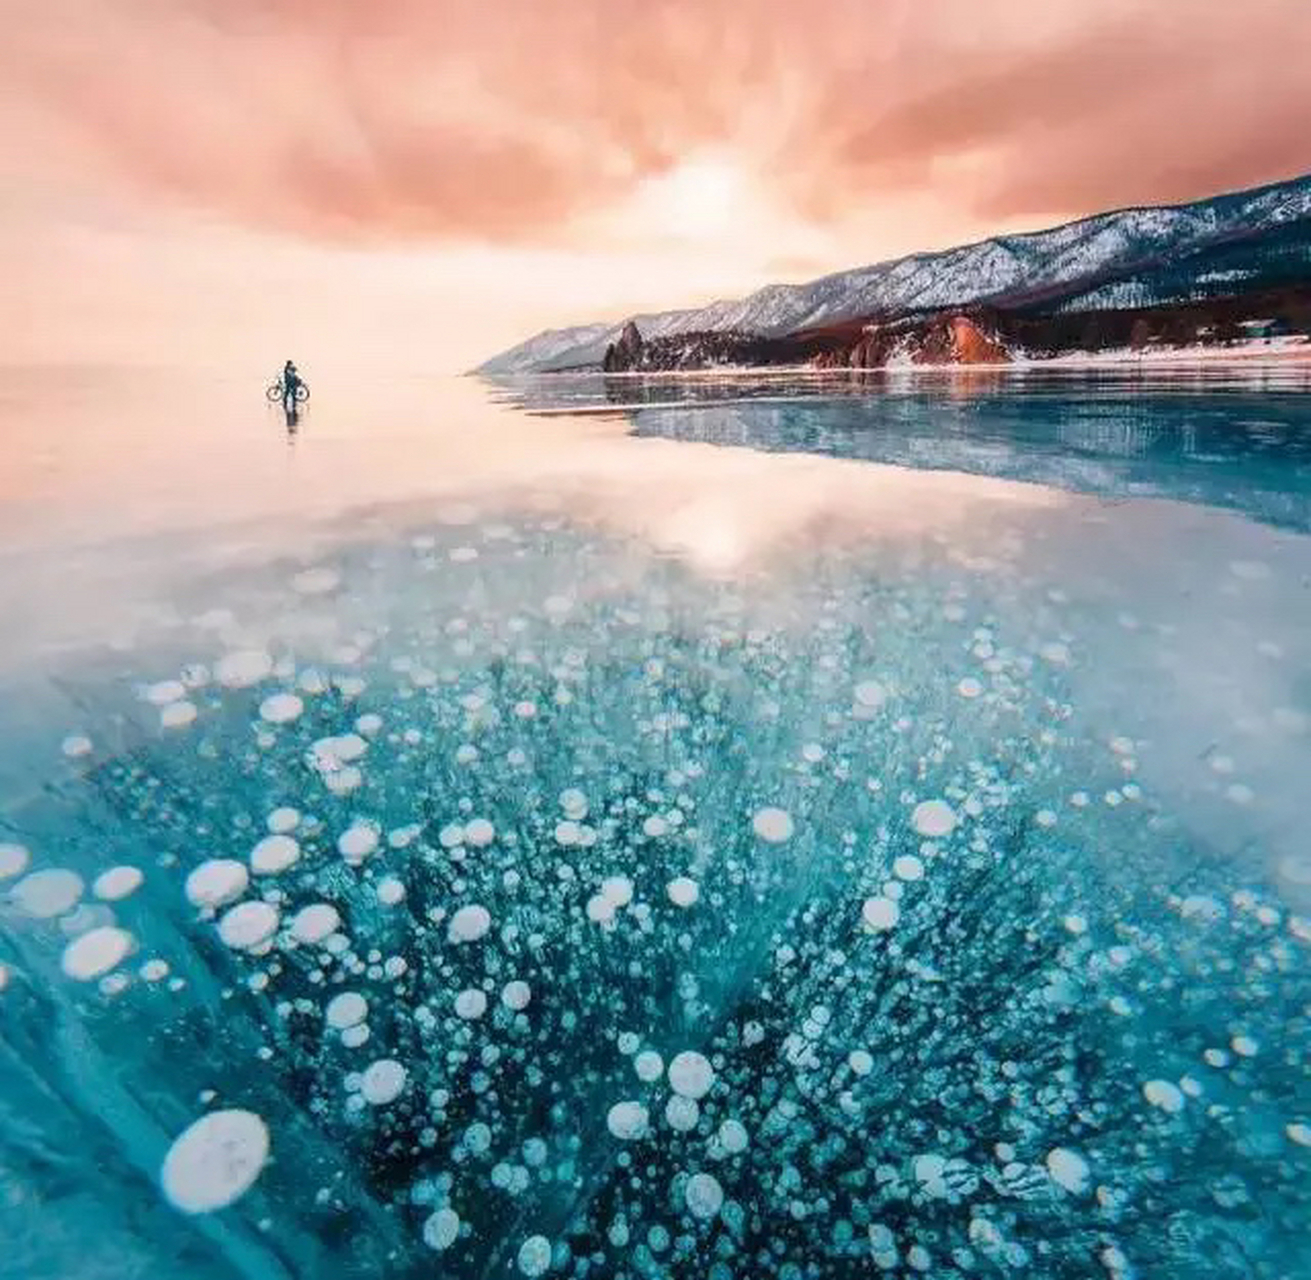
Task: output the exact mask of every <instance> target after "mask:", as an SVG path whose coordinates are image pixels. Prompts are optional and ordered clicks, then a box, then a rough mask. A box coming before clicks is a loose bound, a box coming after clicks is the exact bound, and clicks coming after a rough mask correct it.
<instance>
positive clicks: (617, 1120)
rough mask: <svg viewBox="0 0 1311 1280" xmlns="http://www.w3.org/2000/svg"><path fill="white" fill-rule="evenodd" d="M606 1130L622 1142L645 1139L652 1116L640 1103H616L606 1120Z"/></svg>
mask: <svg viewBox="0 0 1311 1280" xmlns="http://www.w3.org/2000/svg"><path fill="white" fill-rule="evenodd" d="M605 1123H606V1128H607V1129H609V1130H610V1132H611V1134H613V1135H614V1136H615V1137H616V1138H618V1139H619V1140H620V1141H622V1142H633V1141H636V1140H637V1139H638V1138H645V1137H646V1135H647V1132H648V1129H649V1127H650V1115H649V1113H648V1112H647V1109H646V1108H645V1107H644V1106H643V1105H642V1104H641V1103H640V1102H616V1103H615V1105H614V1106H613V1107H611V1108H610V1110H609V1112H608V1113H607V1114H606V1118H605Z"/></svg>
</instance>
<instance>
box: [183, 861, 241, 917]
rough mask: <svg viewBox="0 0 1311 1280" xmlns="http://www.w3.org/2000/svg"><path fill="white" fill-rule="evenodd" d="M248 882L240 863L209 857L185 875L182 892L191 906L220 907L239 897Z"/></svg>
mask: <svg viewBox="0 0 1311 1280" xmlns="http://www.w3.org/2000/svg"><path fill="white" fill-rule="evenodd" d="M249 883H250V875H249V873H248V872H247V871H246V868H245V866H244V865H243V864H242V863H240V862H236V861H235V860H233V859H232V858H210V859H208V860H207V861H205V862H202V863H201V864H200V866H198V867H197V868H196V869H195V870H194V871H193V872H192V873H191V874H190V875H189V876H188V877H187V883H186V887H185V890H184V892H185V893H186V895H187V901H188V902H190V903H191V904H192V906H196V907H222V906H225V905H226V904H227V903H229V902H235V901H236V900H237V899H238V898H239V897H241V895H242V894H243V893H245V892H246V885H247V884H249Z"/></svg>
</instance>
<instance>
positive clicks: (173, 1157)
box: [160, 1110, 269, 1213]
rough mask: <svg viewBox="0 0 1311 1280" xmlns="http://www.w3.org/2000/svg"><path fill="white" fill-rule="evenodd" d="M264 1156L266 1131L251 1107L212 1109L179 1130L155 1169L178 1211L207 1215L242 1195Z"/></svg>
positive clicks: (256, 1174) (250, 1183) (266, 1157)
mask: <svg viewBox="0 0 1311 1280" xmlns="http://www.w3.org/2000/svg"><path fill="white" fill-rule="evenodd" d="M268 1157H269V1131H268V1127H267V1126H266V1125H265V1123H264V1121H263V1120H261V1119H260V1117H259V1116H257V1115H256V1114H255V1113H254V1112H253V1111H237V1110H228V1111H213V1112H211V1113H210V1114H209V1115H206V1116H202V1117H201V1118H200V1119H199V1120H197V1121H196V1122H195V1123H194V1124H193V1125H191V1127H190V1128H188V1129H185V1130H183V1132H182V1133H181V1134H180V1135H179V1136H178V1137H177V1139H176V1140H175V1141H174V1143H173V1145H172V1146H171V1147H170V1148H169V1151H168V1155H167V1156H166V1157H165V1158H164V1166H163V1168H162V1169H161V1171H160V1184H161V1185H162V1187H163V1189H164V1195H165V1196H166V1197H167V1198H168V1200H169V1202H170V1203H171V1204H172V1205H173V1206H174V1208H177V1209H181V1210H182V1212H183V1213H209V1212H211V1211H212V1210H214V1209H222V1208H223V1207H224V1206H225V1205H229V1204H231V1203H232V1202H233V1201H234V1200H237V1199H238V1198H239V1197H241V1196H242V1195H244V1194H245V1193H246V1192H247V1191H248V1190H249V1189H250V1187H251V1186H252V1185H253V1183H254V1182H255V1179H256V1178H258V1177H259V1175H260V1170H262V1169H263V1168H264V1164H265V1162H266V1161H267V1160H268Z"/></svg>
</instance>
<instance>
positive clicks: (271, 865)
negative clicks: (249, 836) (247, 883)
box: [250, 835, 300, 876]
mask: <svg viewBox="0 0 1311 1280" xmlns="http://www.w3.org/2000/svg"><path fill="white" fill-rule="evenodd" d="M299 860H300V845H299V844H297V843H296V841H295V840H293V839H292V838H291V837H290V836H284V835H276V836H265V837H264V839H263V840H261V841H260V842H259V843H258V844H257V845H256V846H255V847H254V848H253V849H252V850H251V851H250V869H251V870H252V871H253V872H254V873H255V874H256V875H257V876H276V875H278V874H280V873H281V872H283V871H286V870H287V869H288V868H289V867H294V866H295V865H296V863H297V862H298V861H299Z"/></svg>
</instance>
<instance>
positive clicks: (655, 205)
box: [0, 0, 1311, 370]
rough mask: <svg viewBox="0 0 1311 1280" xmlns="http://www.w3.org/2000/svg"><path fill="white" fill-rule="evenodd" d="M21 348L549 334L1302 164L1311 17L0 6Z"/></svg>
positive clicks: (148, 354)
mask: <svg viewBox="0 0 1311 1280" xmlns="http://www.w3.org/2000/svg"><path fill="white" fill-rule="evenodd" d="M0 31H3V32H4V33H5V37H6V40H5V43H4V44H3V46H0V83H3V84H4V85H5V92H4V93H3V94H0V271H2V272H3V276H4V280H5V287H4V289H3V290H2V291H0V321H2V322H3V324H4V329H5V332H6V335H7V337H6V346H7V348H8V350H7V352H6V355H7V357H8V358H10V359H41V360H58V359H70V360H76V359H98V360H113V361H123V360H130V361H134V362H144V363H153V362H156V361H169V362H172V361H177V360H195V361H204V362H206V363H208V362H210V361H217V362H221V363H223V364H224V365H225V366H229V367H230V366H231V365H232V364H233V363H234V362H237V363H239V364H243V365H244V364H245V363H246V362H250V363H262V364H269V363H270V361H272V362H273V363H277V362H279V361H280V360H281V359H282V358H284V357H285V356H286V355H287V354H293V355H294V356H295V357H296V358H297V359H298V360H299V361H300V362H301V363H302V364H303V365H304V366H305V367H306V368H307V369H310V370H312V369H314V368H315V366H316V363H322V362H325V361H332V362H333V363H334V364H336V365H340V363H341V362H342V361H356V362H361V363H363V362H367V363H370V364H383V365H386V364H400V365H405V366H407V367H412V368H413V367H423V368H432V369H434V370H447V369H459V368H465V367H468V366H469V365H470V364H472V363H475V362H476V361H478V360H479V359H481V358H483V357H485V356H487V355H490V354H491V353H493V352H494V351H496V350H498V349H500V348H502V347H504V346H507V345H509V344H511V343H513V342H515V341H517V340H518V339H520V338H522V337H524V336H527V335H528V334H529V333H531V332H534V331H536V330H537V329H540V328H543V327H547V326H555V325H563V324H570V323H578V322H581V321H586V320H591V319H597V318H603V317H620V316H622V315H624V314H627V313H629V312H632V311H636V310H642V309H654V308H663V307H668V306H677V305H686V304H692V303H698V302H703V301H707V300H709V299H710V298H712V297H716V296H724V295H732V294H739V293H745V292H748V291H750V290H751V289H752V288H755V287H757V286H758V285H760V284H764V283H767V282H769V281H770V280H777V279H805V278H808V277H810V276H813V275H818V274H821V273H822V272H824V271H828V270H836V269H839V268H842V267H847V266H852V265H856V264H858V263H861V262H870V261H876V260H878V259H880V258H884V257H888V256H893V255H896V254H899V253H904V252H907V251H910V250H913V249H921V248H935V247H941V246H945V245H948V244H952V243H957V242H960V241H962V240H968V239H972V238H977V237H979V236H983V235H987V234H991V233H993V232H996V231H1000V230H1014V229H1019V228H1024V227H1031V226H1038V225H1043V224H1047V223H1051V222H1057V221H1061V220H1063V219H1066V218H1069V217H1076V216H1079V215H1081V214H1085V213H1090V212H1094V211H1097V210H1099V209H1103V208H1109V207H1115V206H1118V205H1124V204H1131V203H1139V202H1152V201H1174V200H1184V199H1190V198H1194V197H1199V196H1204V195H1208V194H1212V193H1214V192H1216V191H1220V190H1224V189H1228V188H1235V187H1241V186H1246V185H1253V184H1256V183H1260V182H1263V181H1268V180H1272V179H1276V178H1280V177H1286V176H1291V175H1293V174H1296V173H1300V172H1305V171H1307V170H1311V128H1308V121H1311V74H1309V73H1308V71H1307V68H1308V66H1311V3H1309V2H1308V0H1243V2H1242V3H1229V2H1225V3H1221V2H1220V0H1179V2H1177V3H1176V2H1172V3H1164V2H1163V0H1156V3H1152V4H1148V3H1140V2H1137V0H973V2H972V3H967V2H966V0H881V2H879V0H860V2H856V0H812V2H811V3H801V2H800V0H672V2H665V3H657V2H656V0H642V2H640V3H639V2H637V0H549V2H548V0H535V2H531V3H530V2H529V0H501V3H500V4H496V5H492V4H487V3H486V2H485V0H478V2H477V3H474V2H473V0H0Z"/></svg>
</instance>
